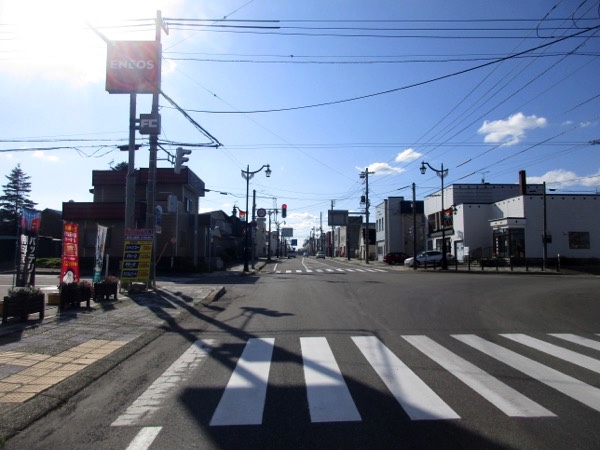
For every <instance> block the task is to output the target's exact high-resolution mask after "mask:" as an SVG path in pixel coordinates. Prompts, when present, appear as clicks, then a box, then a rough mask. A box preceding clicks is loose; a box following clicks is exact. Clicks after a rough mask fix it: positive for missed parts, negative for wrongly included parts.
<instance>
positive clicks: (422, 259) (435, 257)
mask: <svg viewBox="0 0 600 450" xmlns="http://www.w3.org/2000/svg"><path fill="white" fill-rule="evenodd" d="M414 261H415V258H406V259H405V260H404V265H405V266H407V267H412V266H413V264H414ZM441 262H442V252H438V251H435V250H429V251H426V252H421V253H419V254H418V255H417V267H419V266H420V265H421V264H424V263H427V264H431V265H433V264H439V263H441Z"/></svg>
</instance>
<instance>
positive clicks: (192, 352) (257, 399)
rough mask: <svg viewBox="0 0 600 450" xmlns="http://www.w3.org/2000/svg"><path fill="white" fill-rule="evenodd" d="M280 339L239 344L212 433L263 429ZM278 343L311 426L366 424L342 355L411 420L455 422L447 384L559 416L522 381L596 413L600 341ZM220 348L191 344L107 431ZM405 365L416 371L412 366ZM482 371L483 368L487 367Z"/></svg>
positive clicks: (535, 413)
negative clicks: (299, 385) (294, 372)
mask: <svg viewBox="0 0 600 450" xmlns="http://www.w3.org/2000/svg"><path fill="white" fill-rule="evenodd" d="M279 339H280V338H275V337H270V336H266V337H255V338H250V339H248V340H247V341H246V342H245V343H242V344H243V345H242V346H241V347H242V351H241V354H239V356H238V357H237V359H236V358H235V357H234V358H233V361H235V363H234V364H232V366H231V367H232V368H231V370H230V371H228V372H227V373H229V378H228V381H227V382H226V384H225V381H226V380H223V384H222V385H221V386H224V388H222V394H221V396H220V400H219V402H218V404H217V405H216V407H215V409H214V411H213V412H212V416H211V419H210V423H209V425H210V426H211V427H220V426H243V425H260V424H262V422H263V415H264V411H265V403H266V398H267V392H268V391H269V388H270V379H271V378H272V371H273V368H274V367H276V365H277V364H278V363H282V364H283V362H282V361H277V360H274V355H275V354H276V353H277V352H275V351H274V350H275V349H276V348H278V340H279ZM281 339H287V340H288V344H289V340H290V339H291V340H292V341H295V342H297V343H298V346H299V349H300V350H299V351H300V356H301V358H300V359H298V361H301V366H302V369H301V371H302V375H303V383H304V386H303V389H304V391H305V394H306V399H307V403H308V413H309V416H310V421H311V422H312V423H328V422H331V423H335V422H360V421H363V420H364V418H363V416H362V414H361V411H360V409H359V406H357V403H356V402H355V399H354V398H353V395H355V394H356V393H353V391H352V389H351V388H350V387H349V385H348V383H347V380H348V379H349V378H352V377H355V376H356V374H347V373H343V370H342V369H341V367H346V368H347V367H348V363H347V361H348V358H350V359H352V360H353V363H352V364H351V365H350V366H364V367H367V368H368V371H369V372H371V373H374V374H375V375H376V376H377V378H378V379H379V380H380V381H381V382H382V386H385V388H386V389H387V392H388V395H389V396H390V398H392V399H394V400H395V401H396V402H397V403H398V404H399V405H400V407H401V408H402V409H403V410H404V412H405V413H406V415H407V416H408V418H409V419H410V420H411V421H433V420H438V421H439V420H461V419H462V418H463V416H462V415H461V414H468V413H465V412H464V410H462V411H461V408H464V405H462V404H461V402H460V401H458V402H457V401H456V397H455V393H454V390H455V388H456V385H454V386H452V383H459V384H461V385H462V386H463V388H461V389H464V386H466V387H467V388H469V389H470V390H472V391H473V392H474V393H475V394H476V397H479V398H480V399H481V400H482V401H485V402H487V403H489V404H490V405H492V406H493V407H495V408H497V410H498V411H499V412H500V413H501V414H504V415H505V416H507V417H510V418H549V417H556V416H557V413H556V412H555V411H553V410H552V409H553V407H554V409H559V406H558V405H555V404H553V403H552V401H550V400H548V399H547V398H546V396H543V395H542V396H540V397H537V398H530V397H529V396H530V395H532V394H531V392H537V391H536V390H533V391H529V392H528V393H522V392H519V390H518V389H517V388H516V387H515V386H522V383H512V381H513V378H519V379H520V380H523V379H528V380H531V381H533V382H535V383H537V384H539V385H545V386H546V387H548V388H550V389H552V390H554V391H555V392H557V393H558V394H559V395H562V396H566V397H568V398H570V399H573V400H576V401H577V402H578V403H579V404H580V405H583V407H588V408H591V409H592V410H594V411H596V412H600V388H598V387H597V386H600V376H599V375H600V359H599V358H600V334H596V335H593V336H580V335H575V334H567V333H547V334H543V335H538V336H529V335H526V334H522V333H502V334H498V335H493V336H491V337H490V336H486V337H481V336H478V335H475V334H450V335H448V336H447V337H446V338H440V337H439V336H437V337H436V339H434V338H432V337H430V336H427V335H401V336H400V339H398V341H397V342H394V343H393V345H394V346H393V347H392V348H394V349H396V350H395V351H393V350H392V349H391V348H390V345H391V344H388V345H386V343H385V342H384V341H382V340H381V339H380V338H379V337H377V336H373V335H357V336H342V337H339V336H336V338H335V339H336V345H331V342H330V339H328V338H327V337H322V336H307V337H291V338H290V337H289V336H286V337H285V338H281ZM340 339H341V340H342V343H343V346H344V347H345V348H351V349H353V350H352V351H351V352H350V353H351V354H350V356H348V353H344V355H338V358H336V355H335V351H334V350H335V349H336V348H339V346H340V343H339V342H340V341H339V340H340ZM440 340H441V341H443V342H439V341H440ZM346 341H347V342H346ZM406 344H408V346H406ZM220 348H221V344H220V343H219V342H217V341H216V340H199V341H197V342H196V343H194V344H193V345H192V346H190V348H189V349H188V350H187V351H186V352H185V353H184V354H183V355H182V356H181V357H180V358H179V359H178V360H177V361H175V362H174V363H173V364H172V365H171V366H170V367H169V368H168V369H167V371H165V372H164V374H163V375H162V376H161V377H159V379H157V380H156V381H155V382H154V383H153V384H152V385H151V386H150V387H149V388H148V389H147V391H146V392H145V393H143V394H142V395H141V396H140V397H139V398H138V399H137V400H136V401H135V402H134V403H133V404H132V405H131V407H130V408H128V410H127V411H125V412H124V413H123V414H121V416H120V417H119V418H118V419H117V420H115V422H114V423H113V426H123V425H143V424H144V421H145V420H146V419H147V418H148V417H149V416H151V415H152V414H153V413H154V412H155V411H156V410H157V409H159V408H160V404H161V401H162V400H161V399H162V398H164V397H165V396H168V395H172V394H173V391H175V390H176V389H177V387H178V386H180V385H181V384H182V383H183V382H184V381H185V379H186V378H190V377H192V376H193V375H192V374H193V372H194V370H195V369H197V368H198V367H199V366H200V365H201V364H205V363H207V361H209V360H210V359H211V354H212V353H213V352H215V353H218V352H219V351H220ZM398 349H404V350H398ZM474 350H475V352H474ZM415 351H416V352H415ZM405 352H406V354H405ZM399 353H402V354H399ZM523 353H524V354H523ZM415 355H421V356H420V358H421V359H422V356H423V355H424V356H426V357H427V360H431V361H432V362H433V363H434V364H433V367H435V368H436V369H435V370H436V371H439V370H443V371H445V372H447V374H449V375H450V376H449V377H448V378H449V379H451V380H453V381H452V382H451V383H449V384H448V385H447V388H446V389H445V390H444V389H441V388H440V385H438V384H434V386H432V385H431V384H432V383H431V379H428V378H427V377H424V376H423V372H424V370H423V368H424V365H423V363H422V362H421V363H419V364H415V361H416V360H418V359H415ZM476 355H479V356H476ZM590 355H593V356H590ZM214 356H215V358H216V355H214ZM230 356H233V355H230ZM279 357H281V352H280V355H279ZM339 357H342V359H343V360H344V361H346V365H341V366H340V364H339V363H338V360H339ZM288 359H289V355H288ZM474 360H477V361H481V360H485V361H486V363H487V364H482V363H481V362H480V363H479V365H478V363H477V361H474ZM494 360H495V361H497V362H499V363H501V365H505V366H508V367H509V368H510V370H512V371H514V372H515V373H520V374H521V375H522V376H520V377H514V376H506V375H504V376H501V377H499V376H495V375H494V374H492V373H490V371H489V367H490V361H494ZM407 361H409V362H411V363H409V362H407ZM542 361H543V362H542ZM411 364H412V365H414V366H416V367H411ZM480 365H484V366H485V367H488V370H487V371H486V370H485V369H484V368H481V367H480ZM551 365H552V366H557V367H558V368H556V367H552V366H551ZM364 367H363V368H364ZM440 368H441V369H440ZM581 369H583V372H584V374H583V376H582V372H581ZM425 372H426V371H425ZM500 372H501V373H506V372H504V371H500ZM523 376H524V377H523ZM581 378H583V379H585V380H586V381H582V379H581ZM590 380H591V382H590ZM511 384H512V386H511ZM528 395H529V396H528Z"/></svg>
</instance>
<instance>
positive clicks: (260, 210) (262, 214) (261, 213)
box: [256, 208, 267, 217]
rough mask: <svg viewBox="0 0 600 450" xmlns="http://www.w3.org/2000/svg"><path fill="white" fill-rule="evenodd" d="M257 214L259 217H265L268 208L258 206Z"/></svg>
mask: <svg viewBox="0 0 600 450" xmlns="http://www.w3.org/2000/svg"><path fill="white" fill-rule="evenodd" d="M256 215H257V216H258V217H265V216H266V215H267V210H266V209H265V208H258V209H257V210H256Z"/></svg>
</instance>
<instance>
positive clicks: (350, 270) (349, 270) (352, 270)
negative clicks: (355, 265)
mask: <svg viewBox="0 0 600 450" xmlns="http://www.w3.org/2000/svg"><path fill="white" fill-rule="evenodd" d="M346 272H354V269H346Z"/></svg>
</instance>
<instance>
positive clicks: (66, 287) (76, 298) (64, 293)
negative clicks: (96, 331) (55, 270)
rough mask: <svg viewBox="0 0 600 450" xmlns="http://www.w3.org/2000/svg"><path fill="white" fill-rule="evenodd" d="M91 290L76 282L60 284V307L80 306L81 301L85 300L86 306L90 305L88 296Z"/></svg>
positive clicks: (89, 296)
mask: <svg viewBox="0 0 600 450" xmlns="http://www.w3.org/2000/svg"><path fill="white" fill-rule="evenodd" d="M91 297H92V290H91V287H90V288H86V287H84V286H80V285H78V284H76V283H70V284H61V285H60V308H61V309H63V308H67V307H76V308H79V307H80V306H81V302H86V306H87V307H88V308H89V307H90V298H91Z"/></svg>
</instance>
